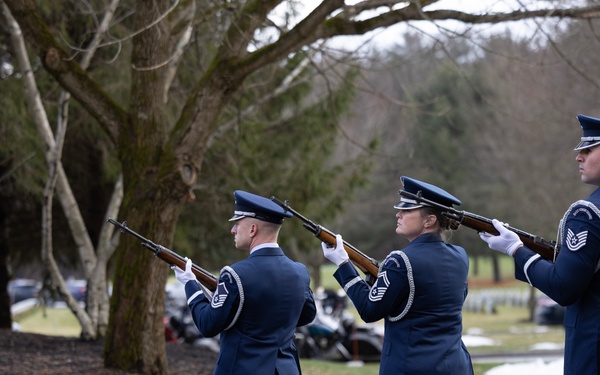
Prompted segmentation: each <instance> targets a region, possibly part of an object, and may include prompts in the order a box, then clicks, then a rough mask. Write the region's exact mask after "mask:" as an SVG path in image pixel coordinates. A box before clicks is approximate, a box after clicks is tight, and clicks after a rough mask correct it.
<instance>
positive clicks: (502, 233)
mask: <svg viewBox="0 0 600 375" xmlns="http://www.w3.org/2000/svg"><path fill="white" fill-rule="evenodd" d="M492 224H493V225H494V228H496V230H497V231H498V233H499V235H497V236H494V235H491V234H489V233H487V232H480V233H479V237H481V239H482V240H484V241H485V242H487V244H488V246H489V247H490V249H492V250H496V251H499V252H501V253H504V254H508V255H510V256H511V257H512V256H514V254H515V251H517V249H518V248H520V247H521V246H523V242H522V241H521V239H520V238H519V236H518V235H517V234H516V233H515V232H512V231H510V230H508V229H506V227H505V226H504V225H505V224H504V223H502V222H500V221H498V220H496V219H493V220H492Z"/></svg>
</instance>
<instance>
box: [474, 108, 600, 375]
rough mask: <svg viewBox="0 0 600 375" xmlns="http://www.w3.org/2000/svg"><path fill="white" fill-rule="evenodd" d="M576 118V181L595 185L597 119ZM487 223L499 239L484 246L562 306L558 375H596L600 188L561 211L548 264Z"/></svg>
mask: <svg viewBox="0 0 600 375" xmlns="http://www.w3.org/2000/svg"><path fill="white" fill-rule="evenodd" d="M577 118H578V120H579V123H580V125H581V128H582V130H583V135H582V137H581V142H580V143H579V144H578V145H577V147H575V151H577V156H576V158H575V160H576V161H577V163H578V164H579V173H580V174H581V181H582V182H584V183H586V184H590V185H595V186H600V119H598V118H594V117H589V116H585V115H578V116H577ZM492 222H493V224H494V227H495V228H496V229H497V230H498V232H499V235H497V236H492V235H490V234H488V233H480V236H481V238H482V239H483V240H484V241H485V242H487V243H488V245H489V247H490V248H492V249H494V250H497V251H500V252H502V253H505V254H508V255H511V256H513V257H514V262H515V277H516V278H517V279H518V280H521V281H525V282H527V283H529V284H531V285H532V286H534V287H536V288H537V289H539V290H541V291H542V292H543V293H545V294H546V295H548V296H549V297H550V298H552V299H553V300H554V301H556V302H557V303H559V304H560V305H563V306H566V307H567V308H566V312H565V318H564V325H565V354H564V355H565V358H564V374H565V375H582V374H585V375H591V374H600V273H599V272H598V269H599V268H600V189H596V190H595V191H594V192H592V194H591V195H590V196H589V197H587V198H586V199H584V200H579V201H577V202H575V203H573V204H572V205H571V206H570V207H569V209H568V210H567V212H565V214H564V216H563V218H562V220H561V221H560V224H559V228H558V238H559V243H560V244H561V247H560V252H559V253H558V255H557V256H556V259H555V261H554V262H552V261H549V260H545V259H543V258H541V257H540V255H538V254H537V253H535V252H533V251H532V250H530V249H528V248H527V247H526V246H523V242H521V240H520V239H519V237H518V236H517V234H515V233H513V232H511V231H509V230H508V229H506V228H505V227H504V226H503V223H501V222H500V221H498V220H496V219H494V220H493V221H492Z"/></svg>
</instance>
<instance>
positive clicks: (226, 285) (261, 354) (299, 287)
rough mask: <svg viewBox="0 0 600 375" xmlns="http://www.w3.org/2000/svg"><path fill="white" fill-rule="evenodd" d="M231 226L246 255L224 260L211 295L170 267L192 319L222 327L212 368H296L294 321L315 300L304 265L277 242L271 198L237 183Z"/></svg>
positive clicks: (203, 327)
mask: <svg viewBox="0 0 600 375" xmlns="http://www.w3.org/2000/svg"><path fill="white" fill-rule="evenodd" d="M234 196H235V205H236V208H235V212H234V216H233V217H232V218H231V219H230V221H233V222H234V225H233V228H232V229H231V233H232V234H233V235H234V239H235V245H236V247H237V248H238V249H241V250H246V251H250V255H249V256H248V258H246V259H244V260H242V261H240V262H238V263H235V264H232V265H231V266H226V267H224V268H223V269H222V270H221V272H220V275H219V280H218V286H217V289H216V291H215V292H214V294H213V295H212V296H210V295H207V294H210V292H209V291H207V290H203V288H202V286H201V285H200V284H199V283H198V282H197V281H196V278H195V276H194V274H193V273H192V272H191V261H190V260H188V262H187V264H186V269H185V270H181V269H179V268H178V267H173V270H174V271H175V276H176V277H177V279H178V280H179V281H180V282H181V283H183V284H184V285H185V292H186V295H187V298H188V306H189V308H190V311H191V313H192V317H193V319H194V322H195V324H196V326H197V327H198V329H199V330H200V332H201V333H202V334H203V335H204V336H206V337H213V336H216V335H217V334H220V348H221V349H220V353H219V358H218V360H217V364H216V366H215V369H214V372H213V374H215V375H221V374H239V375H249V374H261V375H263V374H265V375H271V374H279V375H298V374H301V371H300V363H299V360H298V355H297V351H296V346H295V344H294V333H295V330H296V327H298V326H303V325H306V324H308V323H310V322H312V321H313V319H314V317H315V314H316V307H315V301H314V298H313V294H312V291H311V289H310V277H309V274H308V270H307V269H306V267H305V266H304V265H302V264H300V263H297V262H294V261H292V260H291V259H289V258H288V257H287V256H286V255H285V254H284V253H283V250H282V249H281V248H280V247H279V245H278V244H277V238H278V234H279V229H280V227H281V224H282V223H283V220H284V218H285V217H291V214H290V213H289V212H286V211H284V210H283V209H282V208H281V207H280V206H279V205H277V204H275V203H274V202H273V201H271V200H270V199H267V198H264V197H261V196H258V195H255V194H251V193H248V192H245V191H240V190H237V191H235V192H234Z"/></svg>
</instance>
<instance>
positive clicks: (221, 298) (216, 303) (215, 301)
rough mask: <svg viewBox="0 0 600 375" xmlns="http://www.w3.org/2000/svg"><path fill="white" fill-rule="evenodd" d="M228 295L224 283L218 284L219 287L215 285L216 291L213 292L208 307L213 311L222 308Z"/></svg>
mask: <svg viewBox="0 0 600 375" xmlns="http://www.w3.org/2000/svg"><path fill="white" fill-rule="evenodd" d="M228 295H229V290H227V287H225V283H219V285H217V291H216V292H215V295H214V296H213V298H212V301H211V302H210V305H211V306H212V307H213V308H215V309H216V308H219V307H221V306H223V304H224V303H225V300H226V299H227V296H228Z"/></svg>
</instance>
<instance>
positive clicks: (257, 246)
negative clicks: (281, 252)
mask: <svg viewBox="0 0 600 375" xmlns="http://www.w3.org/2000/svg"><path fill="white" fill-rule="evenodd" d="M266 247H270V248H279V245H278V244H276V243H274V242H267V243H261V244H260V245H256V246H254V247H253V248H252V250H250V254H252V253H253V252H255V251H256V250H260V249H264V248H266Z"/></svg>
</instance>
